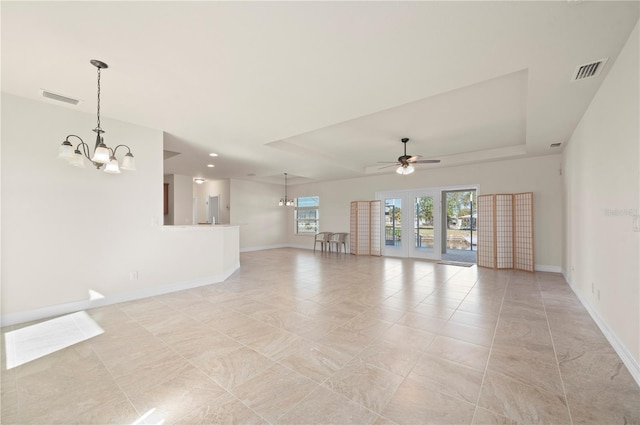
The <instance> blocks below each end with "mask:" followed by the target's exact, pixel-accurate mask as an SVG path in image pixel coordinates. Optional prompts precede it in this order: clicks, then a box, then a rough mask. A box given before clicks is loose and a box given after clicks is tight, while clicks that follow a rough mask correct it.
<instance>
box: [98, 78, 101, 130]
mask: <svg viewBox="0 0 640 425" xmlns="http://www.w3.org/2000/svg"><path fill="white" fill-rule="evenodd" d="M97 128H98V130H101V128H100V68H99V67H98V127H97Z"/></svg>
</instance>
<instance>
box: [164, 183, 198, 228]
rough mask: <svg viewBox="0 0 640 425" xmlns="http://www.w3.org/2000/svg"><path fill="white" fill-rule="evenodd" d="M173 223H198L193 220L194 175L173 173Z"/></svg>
mask: <svg viewBox="0 0 640 425" xmlns="http://www.w3.org/2000/svg"><path fill="white" fill-rule="evenodd" d="M171 189H173V223H172V224H175V225H185V224H198V223H194V222H193V177H191V176H183V175H180V174H174V175H173V188H172V187H171V186H170V187H169V191H171Z"/></svg>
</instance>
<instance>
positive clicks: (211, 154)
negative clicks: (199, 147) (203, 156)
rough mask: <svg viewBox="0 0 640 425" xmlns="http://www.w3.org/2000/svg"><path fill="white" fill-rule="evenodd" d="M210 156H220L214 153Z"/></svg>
mask: <svg viewBox="0 0 640 425" xmlns="http://www.w3.org/2000/svg"><path fill="white" fill-rule="evenodd" d="M209 156H218V154H217V153H213V152H212V153H210V154H209Z"/></svg>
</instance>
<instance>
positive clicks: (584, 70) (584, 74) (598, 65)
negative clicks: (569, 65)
mask: <svg viewBox="0 0 640 425" xmlns="http://www.w3.org/2000/svg"><path fill="white" fill-rule="evenodd" d="M608 59H609V58H604V59H600V60H597V61H595V62H591V63H585V64H584V65H578V66H576V70H575V71H574V72H573V76H572V77H571V81H580V80H584V79H587V78H592V77H597V76H598V75H600V73H601V72H602V69H603V68H604V65H605V64H606V63H607V60H608Z"/></svg>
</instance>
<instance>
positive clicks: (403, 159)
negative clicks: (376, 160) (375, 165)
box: [380, 137, 440, 175]
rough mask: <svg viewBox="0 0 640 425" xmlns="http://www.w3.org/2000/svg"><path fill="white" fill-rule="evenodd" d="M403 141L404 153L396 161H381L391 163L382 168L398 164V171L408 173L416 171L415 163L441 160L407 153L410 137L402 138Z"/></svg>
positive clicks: (434, 162) (403, 173)
mask: <svg viewBox="0 0 640 425" xmlns="http://www.w3.org/2000/svg"><path fill="white" fill-rule="evenodd" d="M401 141H402V143H403V144H404V155H402V156H399V157H398V160H397V161H396V162H380V164H391V165H387V166H385V167H382V168H380V170H382V169H383V168H388V167H394V166H396V165H397V166H398V168H396V173H398V174H402V175H407V174H411V173H413V172H414V171H415V168H414V167H413V164H436V163H438V162H440V160H439V159H419V158H421V156H420V155H415V156H411V155H407V142H408V141H409V138H407V137H405V138H403V139H401Z"/></svg>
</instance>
